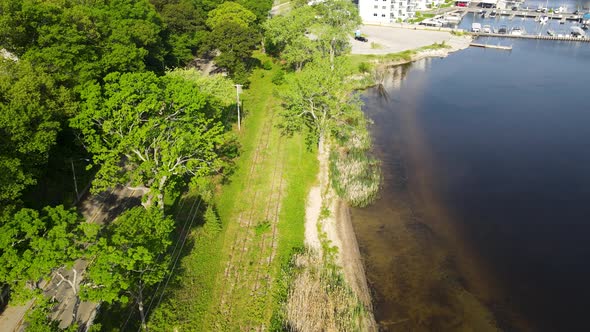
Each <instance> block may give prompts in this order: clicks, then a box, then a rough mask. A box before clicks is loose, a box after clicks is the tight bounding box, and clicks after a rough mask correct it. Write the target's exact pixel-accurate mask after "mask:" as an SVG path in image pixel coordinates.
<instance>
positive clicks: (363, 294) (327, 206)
mask: <svg viewBox="0 0 590 332" xmlns="http://www.w3.org/2000/svg"><path fill="white" fill-rule="evenodd" d="M318 150H319V151H318V154H317V158H318V161H319V170H318V175H317V178H318V183H317V184H316V185H315V186H313V187H312V188H311V189H310V191H309V194H308V196H307V202H306V213H305V244H306V246H307V247H308V248H309V249H311V251H313V252H316V253H318V254H319V255H320V256H323V255H324V254H325V253H323V250H324V248H325V246H326V245H329V246H330V247H336V248H337V252H336V257H335V262H334V263H335V264H336V265H337V266H338V267H339V268H340V269H341V270H342V274H343V275H344V279H345V281H346V284H347V285H348V286H349V287H350V288H351V289H352V291H353V293H354V294H355V295H356V297H357V298H358V300H359V301H360V302H361V303H362V305H363V306H364V307H365V308H366V309H367V311H368V312H367V313H366V315H363V316H364V317H363V318H362V321H363V325H364V326H365V327H367V331H378V327H377V323H376V320H375V316H374V313H373V301H372V296H371V292H370V288H369V285H368V282H367V276H366V273H365V268H364V264H363V261H362V257H361V254H360V249H359V245H358V242H357V238H356V234H355V232H354V229H353V226H352V219H351V216H350V209H349V207H348V205H347V204H346V202H344V201H343V200H342V199H340V198H338V197H337V195H336V193H335V192H334V189H332V187H331V184H330V181H329V168H328V167H329V166H328V165H329V164H328V163H329V162H328V155H329V148H326V149H324V148H322V147H320V148H319V149H318ZM326 210H327V211H329V214H327V215H326V212H325V211H326Z"/></svg>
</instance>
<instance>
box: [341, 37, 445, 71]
mask: <svg viewBox="0 0 590 332" xmlns="http://www.w3.org/2000/svg"><path fill="white" fill-rule="evenodd" d="M448 48H450V46H449V45H447V44H446V43H445V42H444V41H443V42H442V43H434V44H432V45H428V46H423V47H420V48H417V49H413V50H406V51H402V52H397V53H389V54H351V55H348V58H349V60H350V62H349V63H350V66H352V68H353V71H354V72H356V73H366V72H368V71H369V69H370V68H372V67H374V65H378V64H383V63H391V62H408V61H412V58H413V57H414V56H415V55H417V54H418V53H420V52H424V51H431V50H440V49H448Z"/></svg>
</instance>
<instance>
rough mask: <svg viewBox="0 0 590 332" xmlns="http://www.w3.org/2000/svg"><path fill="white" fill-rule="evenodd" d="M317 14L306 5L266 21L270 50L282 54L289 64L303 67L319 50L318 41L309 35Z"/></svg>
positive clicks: (298, 67)
mask: <svg viewBox="0 0 590 332" xmlns="http://www.w3.org/2000/svg"><path fill="white" fill-rule="evenodd" d="M315 14H316V13H315V10H314V9H313V8H312V7H310V6H305V7H299V8H296V9H293V10H292V11H290V12H289V13H288V14H286V15H284V16H277V17H273V18H272V19H271V20H268V21H266V22H265V23H264V30H265V36H266V39H267V43H268V47H267V48H268V49H269V51H270V52H271V53H273V54H275V55H277V56H278V55H280V57H281V58H282V59H284V60H285V61H286V62H287V64H288V65H289V66H293V67H295V68H296V69H301V68H302V66H303V64H305V63H306V62H308V61H310V60H311V58H312V57H313V54H314V53H315V52H317V43H315V42H314V41H312V40H311V39H310V38H309V37H308V34H309V33H310V32H311V30H310V29H311V27H312V24H313V23H314V21H315Z"/></svg>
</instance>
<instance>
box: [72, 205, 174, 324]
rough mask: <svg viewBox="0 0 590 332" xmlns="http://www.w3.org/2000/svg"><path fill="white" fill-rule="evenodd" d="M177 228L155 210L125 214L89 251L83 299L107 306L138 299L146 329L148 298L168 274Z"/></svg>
mask: <svg viewBox="0 0 590 332" xmlns="http://www.w3.org/2000/svg"><path fill="white" fill-rule="evenodd" d="M173 228H174V221H173V220H172V219H171V218H165V217H164V216H163V214H162V212H161V211H159V210H157V209H155V208H152V209H149V210H145V209H143V208H141V207H136V208H133V209H131V210H128V211H126V212H125V213H123V214H122V215H121V216H119V217H118V218H117V219H116V220H115V221H114V222H113V224H112V225H110V226H109V227H108V229H107V230H106V232H105V234H104V236H102V237H101V238H100V239H99V241H98V243H97V244H96V245H94V246H92V247H91V248H90V249H89V257H91V260H92V263H91V265H90V266H89V268H88V272H87V282H86V283H85V284H84V285H83V286H82V293H81V294H82V296H83V297H84V298H85V299H90V300H93V301H104V302H107V303H113V302H120V303H127V302H128V301H129V299H130V298H131V299H133V300H135V302H136V303H137V306H138V309H139V314H140V317H141V322H142V326H144V328H145V322H146V317H145V313H144V299H145V297H146V292H147V291H148V289H149V287H150V286H153V285H155V284H156V283H158V282H160V281H162V279H163V278H164V277H165V275H166V274H167V272H168V266H169V262H170V256H169V254H167V251H168V247H169V246H170V244H171V243H172V240H171V238H170V233H171V232H172V230H173Z"/></svg>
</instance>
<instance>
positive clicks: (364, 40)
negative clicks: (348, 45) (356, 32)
mask: <svg viewBox="0 0 590 332" xmlns="http://www.w3.org/2000/svg"><path fill="white" fill-rule="evenodd" d="M354 39H356V40H358V41H362V42H363V43H366V42H368V41H369V40H368V39H367V38H365V37H363V36H356V37H354Z"/></svg>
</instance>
